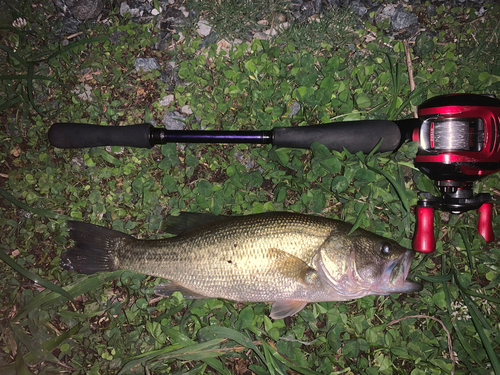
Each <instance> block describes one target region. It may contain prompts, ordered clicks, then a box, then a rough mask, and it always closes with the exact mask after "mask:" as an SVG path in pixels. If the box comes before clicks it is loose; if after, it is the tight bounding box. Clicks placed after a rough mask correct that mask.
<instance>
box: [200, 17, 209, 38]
mask: <svg viewBox="0 0 500 375" xmlns="http://www.w3.org/2000/svg"><path fill="white" fill-rule="evenodd" d="M210 31H212V27H211V26H210V25H209V24H208V21H205V20H199V21H198V33H199V34H200V35H201V36H207V35H208V34H210Z"/></svg>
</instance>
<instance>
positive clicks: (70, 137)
mask: <svg viewBox="0 0 500 375" xmlns="http://www.w3.org/2000/svg"><path fill="white" fill-rule="evenodd" d="M151 128H152V126H151V124H136V125H127V126H101V125H91V124H75V123H55V124H53V125H52V126H51V127H50V129H49V141H50V143H51V144H52V145H53V146H54V147H58V148H86V147H99V146H129V147H141V148H151V147H152V145H151V144H150V141H149V138H150V134H151Z"/></svg>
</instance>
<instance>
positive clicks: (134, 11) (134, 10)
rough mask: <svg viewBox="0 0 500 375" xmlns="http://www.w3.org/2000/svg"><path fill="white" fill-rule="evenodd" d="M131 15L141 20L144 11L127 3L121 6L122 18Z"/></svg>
mask: <svg viewBox="0 0 500 375" xmlns="http://www.w3.org/2000/svg"><path fill="white" fill-rule="evenodd" d="M127 13H128V14H130V15H131V16H132V18H139V17H141V16H142V15H143V14H144V9H141V8H139V7H137V8H136V7H132V6H129V5H128V4H127V3H126V2H125V1H124V2H122V3H121V4H120V16H122V17H125V14H127Z"/></svg>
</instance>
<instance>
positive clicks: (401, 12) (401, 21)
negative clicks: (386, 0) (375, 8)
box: [375, 4, 418, 30]
mask: <svg viewBox="0 0 500 375" xmlns="http://www.w3.org/2000/svg"><path fill="white" fill-rule="evenodd" d="M386 19H389V21H390V25H391V27H392V28H393V29H394V30H401V29H404V28H407V27H409V26H411V25H414V24H416V23H418V18H417V16H416V15H414V14H413V13H411V12H409V11H407V10H405V9H404V7H403V6H402V5H401V4H400V5H398V6H395V5H393V4H389V5H387V6H386V7H385V8H384V9H383V10H382V12H381V13H380V14H378V15H377V17H375V22H376V23H377V24H378V23H382V22H384V21H385V20H386Z"/></svg>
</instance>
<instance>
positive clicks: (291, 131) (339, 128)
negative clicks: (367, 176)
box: [273, 120, 401, 154]
mask: <svg viewBox="0 0 500 375" xmlns="http://www.w3.org/2000/svg"><path fill="white" fill-rule="evenodd" d="M381 139H383V142H382V144H381V146H380V147H379V148H378V152H386V151H394V150H395V149H397V148H398V146H399V144H400V142H401V132H400V130H399V128H398V126H397V125H396V123H395V122H392V121H387V120H364V121H347V122H337V123H336V122H332V123H329V124H322V125H312V126H298V127H291V128H286V127H277V128H274V129H273V145H275V146H278V147H293V148H310V146H311V143H313V142H314V141H317V142H319V143H322V144H324V145H325V146H326V147H328V148H329V149H330V150H336V151H342V150H343V149H344V148H346V149H347V150H348V151H349V152H352V153H355V152H358V151H363V152H364V153H365V154H367V153H369V152H370V151H371V150H372V149H373V148H374V147H375V146H376V145H377V143H378V142H379V141H380V140H381Z"/></svg>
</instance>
